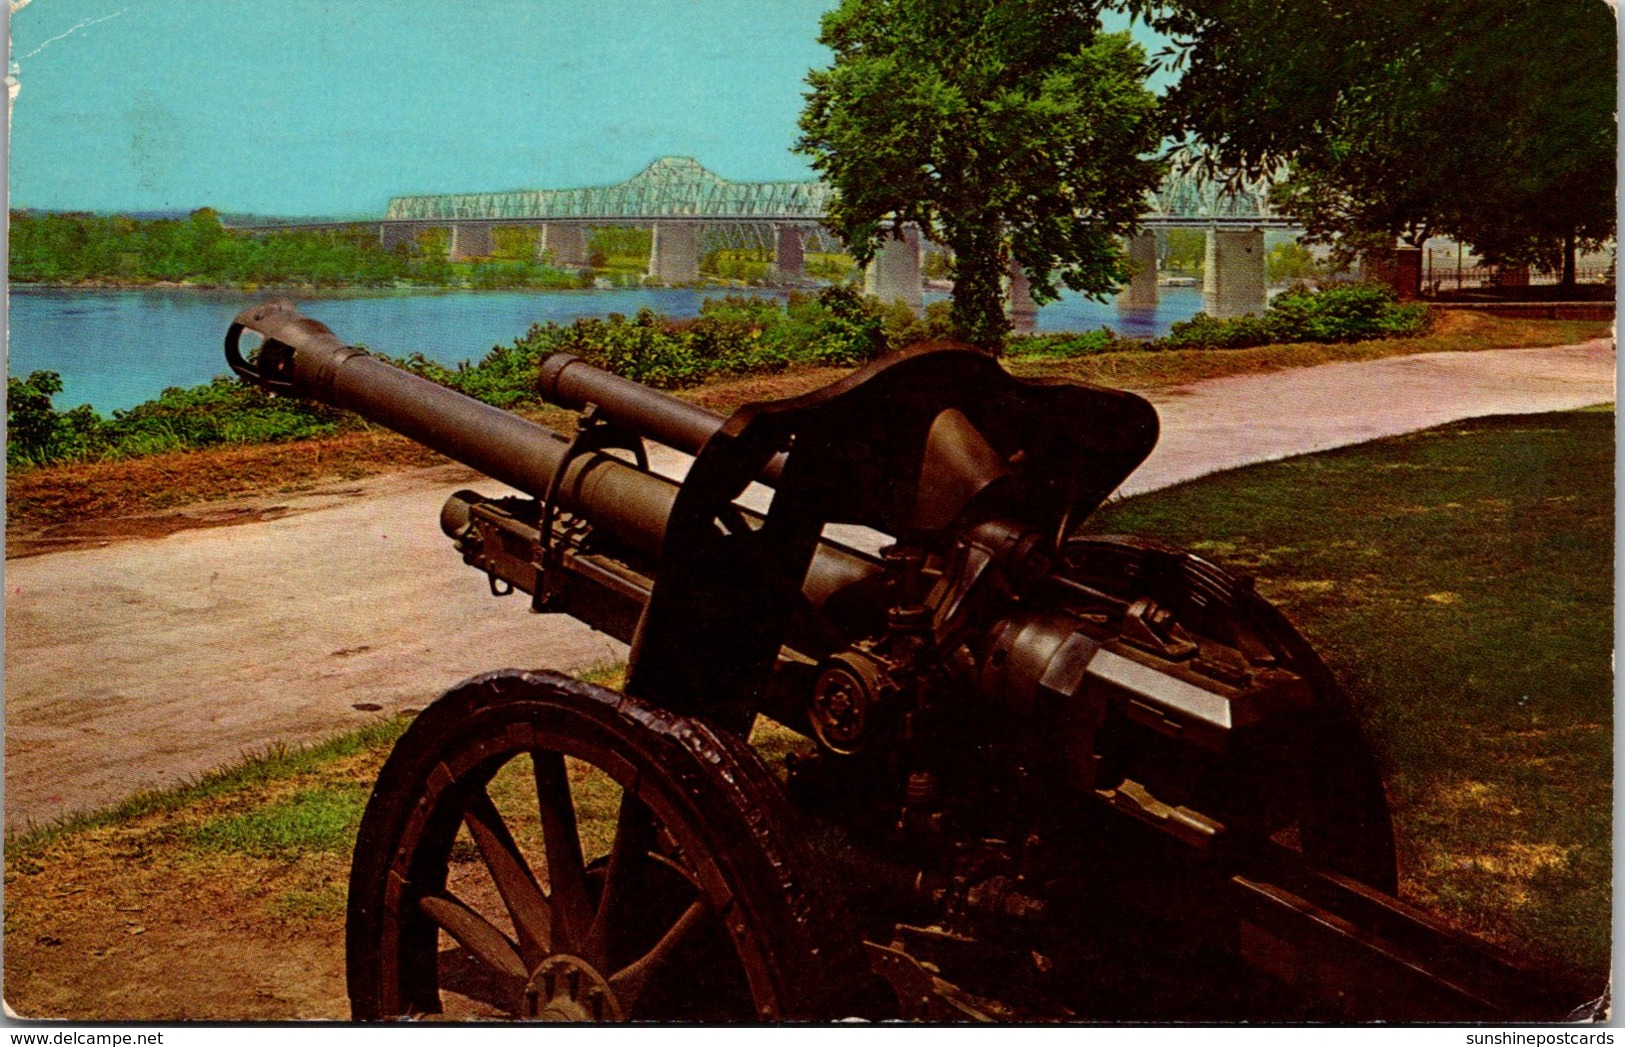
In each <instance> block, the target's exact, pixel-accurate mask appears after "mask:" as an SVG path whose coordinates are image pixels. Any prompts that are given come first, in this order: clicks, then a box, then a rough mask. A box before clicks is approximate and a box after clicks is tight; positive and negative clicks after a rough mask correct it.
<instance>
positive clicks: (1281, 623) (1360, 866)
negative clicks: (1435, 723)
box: [1062, 535, 1398, 894]
mask: <svg viewBox="0 0 1625 1047" xmlns="http://www.w3.org/2000/svg"><path fill="white" fill-rule="evenodd" d="M1062 558H1063V560H1064V564H1065V566H1064V571H1065V573H1066V575H1067V576H1068V577H1070V578H1073V579H1075V580H1077V581H1080V582H1083V583H1085V584H1087V585H1089V586H1091V587H1093V588H1095V589H1098V590H1100V591H1103V592H1106V593H1109V594H1111V595H1113V596H1116V597H1118V598H1119V599H1123V600H1129V601H1132V600H1134V599H1137V598H1139V597H1142V596H1149V597H1151V598H1152V599H1154V600H1156V601H1157V602H1158V603H1159V604H1161V605H1162V606H1164V607H1166V608H1168V609H1170V610H1172V611H1173V612H1174V613H1175V617H1176V618H1177V620H1178V621H1179V623H1180V624H1181V625H1182V626H1184V627H1185V628H1186V629H1189V630H1191V631H1193V632H1195V633H1198V634H1200V635H1203V636H1208V637H1211V638H1213V639H1215V640H1218V641H1220V642H1221V643H1227V644H1231V645H1233V646H1238V647H1241V648H1243V649H1245V650H1249V651H1252V652H1255V653H1256V652H1259V651H1261V650H1262V651H1267V652H1268V654H1269V655H1270V656H1272V657H1273V658H1275V659H1276V662H1277V664H1279V665H1281V666H1283V667H1285V668H1287V669H1290V670H1292V671H1293V672H1295V673H1297V674H1299V675H1300V676H1302V677H1303V678H1304V679H1305V680H1307V681H1308V683H1309V685H1310V687H1311V689H1312V691H1313V694H1314V707H1313V708H1312V709H1310V710H1308V711H1307V712H1305V713H1303V714H1301V715H1299V716H1296V717H1294V718H1293V719H1292V720H1291V721H1290V722H1289V723H1287V724H1284V725H1283V730H1282V731H1281V732H1280V733H1278V734H1276V735H1274V736H1272V737H1271V738H1270V739H1268V741H1267V743H1266V744H1265V745H1263V746H1262V747H1255V748H1253V749H1250V750H1243V751H1240V752H1237V753H1236V754H1234V758H1233V759H1231V760H1230V761H1229V762H1228V763H1227V764H1226V765H1225V766H1224V767H1223V769H1222V772H1221V773H1219V774H1216V775H1215V776H1214V778H1213V781H1212V782H1211V783H1210V785H1211V790H1210V792H1211V795H1212V796H1213V797H1214V798H1215V799H1216V802H1217V803H1218V804H1219V805H1220V807H1221V810H1220V811H1218V812H1213V813H1218V814H1220V816H1221V818H1222V819H1223V818H1228V817H1229V816H1231V815H1234V816H1235V817H1236V818H1237V820H1238V822H1240V821H1245V820H1246V819H1249V818H1256V817H1257V816H1258V814H1259V812H1264V813H1265V815H1266V817H1267V819H1268V820H1267V821H1266V822H1265V823H1263V824H1258V825H1254V826H1253V829H1254V830H1255V831H1260V832H1264V833H1275V834H1277V838H1280V836H1281V835H1283V834H1284V835H1288V836H1290V837H1291V838H1292V839H1293V841H1294V846H1296V847H1297V849H1299V850H1300V851H1301V852H1302V853H1303V855H1304V857H1305V858H1307V859H1309V861H1311V862H1313V863H1314V864H1316V865H1318V866H1320V867H1322V868H1324V869H1328V870H1331V871H1333V872H1337V873H1341V874H1343V875H1345V876H1349V877H1352V878H1354V879H1356V880H1359V881H1361V882H1363V883H1366V884H1369V885H1370V886H1372V887H1375V888H1377V889H1378V890H1381V891H1385V892H1387V893H1389V894H1394V893H1396V892H1397V890H1398V886H1397V885H1398V872H1397V868H1396V865H1395V855H1394V835H1393V824H1392V821H1391V820H1390V817H1389V813H1388V801H1387V797H1386V795H1385V793H1384V791H1383V785H1382V778H1381V775H1380V773H1379V772H1378V769H1377V763H1376V760H1375V758H1374V757H1373V755H1372V753H1371V750H1370V748H1369V746H1368V745H1367V744H1366V740H1365V736H1364V734H1363V733H1362V732H1361V730H1360V725H1359V722H1358V720H1357V719H1356V717H1355V714H1354V710H1353V707H1352V706H1351V705H1350V703H1349V700H1348V696H1347V695H1346V694H1345V693H1344V692H1343V689H1342V688H1341V687H1339V686H1338V683H1337V680H1336V679H1335V678H1334V677H1333V676H1332V674H1331V671H1330V670H1328V669H1327V668H1326V665H1325V663H1324V662H1322V661H1321V660H1320V656H1319V655H1317V654H1316V653H1315V650H1314V648H1313V647H1311V646H1310V644H1309V641H1307V640H1305V639H1304V638H1303V636H1302V635H1301V634H1300V633H1299V632H1298V631H1297V630H1296V629H1295V628H1294V627H1293V626H1292V623H1291V622H1289V621H1288V620H1287V619H1286V617H1285V616H1284V615H1283V614H1282V613H1281V612H1280V611H1279V610H1278V609H1276V608H1275V607H1274V606H1273V605H1272V604H1270V603H1269V602H1268V601H1266V600H1265V599H1264V598H1263V597H1261V596H1259V595H1258V594H1257V593H1255V592H1254V591H1253V589H1252V586H1251V585H1250V584H1247V583H1243V582H1242V581H1241V580H1239V579H1237V578H1236V577H1235V576H1234V575H1232V574H1230V573H1229V572H1227V571H1225V570H1224V569H1223V568H1220V567H1217V566H1215V565H1214V564H1211V563H1209V562H1208V561H1206V560H1204V559H1202V558H1201V557H1199V556H1196V555H1194V554H1192V553H1189V552H1186V551H1185V550H1183V549H1177V548H1174V547H1172V546H1167V545H1163V544H1161V543H1159V542H1154V541H1148V540H1146V539H1142V538H1132V537H1124V536H1118V535H1087V536H1079V537H1075V538H1072V539H1070V540H1068V541H1067V542H1066V543H1065V544H1064V545H1063V547H1062Z"/></svg>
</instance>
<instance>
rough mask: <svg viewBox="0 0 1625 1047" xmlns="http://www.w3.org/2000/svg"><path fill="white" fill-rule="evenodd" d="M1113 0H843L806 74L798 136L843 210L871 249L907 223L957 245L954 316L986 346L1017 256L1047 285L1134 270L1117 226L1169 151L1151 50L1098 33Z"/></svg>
mask: <svg viewBox="0 0 1625 1047" xmlns="http://www.w3.org/2000/svg"><path fill="white" fill-rule="evenodd" d="M1098 13H1099V5H1098V4H1097V3H1090V2H1056V0H843V2H842V3H841V5H840V6H839V7H838V8H836V9H835V10H834V11H831V12H830V13H828V14H826V15H825V16H824V20H823V31H822V34H821V35H820V37H819V40H820V42H822V43H823V44H824V45H826V46H827V47H829V48H830V49H831V50H832V51H834V53H835V62H834V64H833V65H832V66H831V67H830V68H828V69H821V70H814V71H813V72H812V73H810V74H809V75H808V78H807V80H808V83H809V84H810V85H811V86H812V91H811V93H810V94H809V95H808V96H807V106H806V109H805V110H804V112H803V113H802V116H801V131H802V135H801V138H800V139H799V141H798V143H797V146H796V148H797V150H798V151H800V152H802V153H805V154H807V155H809V156H811V157H812V158H813V166H814V167H815V168H817V169H818V171H819V172H820V173H821V174H822V175H823V177H824V180H825V181H827V182H828V183H830V184H831V185H832V186H833V187H834V189H835V200H834V201H833V203H832V204H831V208H830V222H829V224H830V226H831V228H832V229H833V230H834V231H835V232H836V233H837V234H839V235H840V237H841V238H842V239H843V240H844V241H846V244H847V246H848V248H849V249H850V251H851V252H852V255H853V257H854V258H855V259H856V260H857V261H858V262H859V263H865V262H867V261H869V260H870V259H871V258H872V257H873V256H874V254H875V252H876V251H877V250H878V249H879V247H880V245H881V240H882V238H883V237H885V236H887V235H901V229H902V228H903V226H904V225H905V224H908V223H913V224H915V225H918V226H919V227H920V229H921V230H922V231H923V232H924V233H925V235H926V236H928V237H930V238H931V239H933V240H935V241H937V242H939V243H942V244H945V245H946V246H947V247H948V248H949V249H950V250H952V252H953V256H954V274H955V282H954V297H953V314H952V315H953V326H954V330H955V331H956V333H957V334H958V335H959V337H961V338H963V339H965V340H966V341H969V342H972V343H973V344H976V345H979V346H982V347H984V348H987V349H990V350H996V349H997V348H998V347H999V346H1000V345H1001V343H1002V340H1003V336H1004V333H1005V331H1006V330H1007V328H1008V321H1007V320H1006V319H1005V317H1004V311H1003V305H1002V303H1003V290H1002V287H1001V279H1002V277H1003V276H1004V274H1005V273H1006V272H1007V271H1008V268H1009V263H1010V262H1011V261H1012V260H1014V261H1015V262H1017V263H1019V264H1020V265H1021V267H1022V268H1023V269H1024V270H1025V271H1026V273H1027V275H1028V277H1029V278H1030V279H1031V281H1032V287H1033V293H1034V297H1036V298H1038V299H1039V300H1041V301H1042V300H1045V299H1048V298H1053V297H1054V296H1055V295H1056V293H1057V291H1056V284H1057V283H1061V284H1064V285H1066V286H1067V287H1071V288H1073V289H1074V290H1078V291H1083V292H1086V293H1090V294H1105V293H1107V292H1109V291H1111V290H1112V289H1113V288H1114V287H1116V286H1117V285H1118V284H1120V283H1122V282H1123V281H1124V280H1126V279H1127V278H1128V271H1127V266H1126V262H1125V259H1124V257H1123V253H1122V250H1121V248H1120V246H1119V244H1118V238H1119V237H1120V236H1122V235H1123V234H1124V233H1125V232H1127V231H1129V230H1130V229H1132V228H1133V226H1134V222H1135V219H1136V218H1137V217H1138V215H1139V213H1140V211H1141V210H1142V208H1143V206H1144V201H1145V196H1146V193H1147V192H1149V191H1150V190H1151V189H1152V188H1154V187H1155V186H1156V184H1157V183H1158V181H1159V179H1160V178H1161V176H1162V173H1163V165H1162V164H1161V163H1160V162H1159V161H1158V160H1156V159H1154V158H1153V157H1152V154H1153V153H1155V151H1156V150H1157V148H1158V145H1159V142H1160V140H1161V128H1160V126H1159V123H1158V120H1157V102H1156V98H1155V97H1154V96H1153V95H1152V94H1151V93H1150V92H1149V91H1148V90H1147V89H1146V87H1145V84H1144V76H1145V56H1144V53H1143V52H1142V51H1141V49H1140V48H1139V47H1138V46H1137V45H1136V44H1134V43H1133V42H1132V41H1130V40H1129V38H1128V36H1127V35H1126V34H1115V35H1106V34H1101V33H1100V32H1099V19H1098Z"/></svg>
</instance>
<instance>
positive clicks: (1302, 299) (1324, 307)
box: [1155, 283, 1428, 349]
mask: <svg viewBox="0 0 1625 1047" xmlns="http://www.w3.org/2000/svg"><path fill="white" fill-rule="evenodd" d="M1427 324H1428V308H1427V306H1426V305H1424V304H1422V303H1414V304H1410V305H1401V304H1399V303H1398V302H1396V301H1395V300H1394V295H1393V292H1392V291H1390V290H1389V289H1388V288H1386V287H1384V286H1382V285H1381V284H1373V283H1340V284H1333V285H1331V286H1329V287H1326V288H1323V289H1321V290H1319V291H1315V290H1311V289H1309V288H1308V287H1305V286H1304V285H1302V284H1298V285H1295V286H1293V287H1291V288H1288V289H1287V290H1286V291H1283V292H1282V293H1281V294H1279V295H1277V296H1276V297H1275V299H1274V300H1273V301H1272V302H1270V305H1269V308H1268V309H1266V310H1265V311H1264V314H1263V315H1262V316H1238V317H1234V318H1232V319H1228V320H1218V319H1215V318H1213V317H1211V316H1208V315H1207V314H1206V313H1197V314H1196V315H1195V316H1194V317H1192V318H1191V319H1189V320H1186V321H1184V322H1181V323H1176V324H1174V325H1173V327H1172V328H1171V329H1170V330H1169V332H1168V335H1167V336H1166V337H1164V338H1161V339H1158V340H1157V342H1156V345H1155V347H1156V348H1159V349H1245V348H1249V347H1251V346H1255V345H1270V344H1273V343H1277V342H1352V341H1358V340H1359V339H1362V338H1387V337H1392V336H1395V335H1405V334H1415V333H1417V332H1419V331H1422V330H1424V329H1425V328H1426V327H1427Z"/></svg>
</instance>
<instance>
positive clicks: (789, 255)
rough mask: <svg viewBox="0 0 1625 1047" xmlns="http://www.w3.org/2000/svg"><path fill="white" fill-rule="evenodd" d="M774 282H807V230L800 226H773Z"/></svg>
mask: <svg viewBox="0 0 1625 1047" xmlns="http://www.w3.org/2000/svg"><path fill="white" fill-rule="evenodd" d="M773 282H774V283H777V284H801V283H806V282H807V231H806V230H805V229H802V228H801V227H800V226H795V225H776V226H774V227H773Z"/></svg>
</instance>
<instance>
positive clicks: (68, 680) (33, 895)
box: [5, 341, 1614, 1022]
mask: <svg viewBox="0 0 1625 1047" xmlns="http://www.w3.org/2000/svg"><path fill="white" fill-rule="evenodd" d="M1613 396H1614V353H1613V347H1612V345H1611V343H1609V342H1606V341H1599V342H1592V343H1587V344H1585V345H1579V346H1570V347H1563V348H1557V349H1536V350H1509V351H1489V352H1478V353H1473V354H1435V355H1429V356H1426V357H1403V358H1394V359H1388V360H1382V361H1377V362H1372V363H1362V364H1339V365H1330V366H1326V367H1320V368H1314V369H1309V370H1302V371H1289V372H1278V373H1274V374H1268V375H1262V376H1250V377H1238V378H1228V379H1220V380H1215V381H1210V382H1203V383H1197V384H1194V385H1190V386H1184V387H1178V388H1172V389H1165V390H1160V391H1158V392H1156V393H1154V394H1152V396H1151V398H1152V399H1153V400H1154V401H1155V402H1156V403H1157V406H1158V410H1159V412H1160V413H1161V415H1162V419H1163V437H1162V441H1161V443H1160V445H1159V447H1158V449H1157V451H1156V452H1155V453H1154V455H1153V456H1152V458H1151V460H1150V461H1148V462H1147V464H1146V465H1145V467H1144V468H1143V469H1142V470H1141V471H1140V472H1139V473H1137V474H1136V475H1135V476H1134V477H1133V478H1131V480H1130V482H1129V484H1128V485H1127V486H1126V490H1128V491H1129V492H1131V493H1137V492H1140V491H1146V490H1151V489H1155V488H1157V487H1161V486H1166V485H1169V484H1172V483H1176V482H1179V481H1182V480H1185V479H1189V478H1192V477H1194V476H1197V475H1201V474H1203V473H1205V472H1209V471H1212V470H1214V469H1220V468H1228V467H1232V466H1235V465H1240V464H1244V463H1248V462H1253V461H1261V460H1266V459H1270V458H1276V457H1281V456H1284V455H1288V454H1293V453H1299V452H1303V451H1309V450H1318V449H1324V448H1328V447H1332V446H1338V445H1343V444H1348V443H1353V442H1359V441H1363V440H1366V439H1371V438H1376V437H1379V436H1384V435H1391V434H1396V433H1400V432H1406V431H1412V430H1415V429H1419V428H1424V427H1427V426H1431V425H1435V424H1439V423H1441V422H1444V421H1447V420H1451V419H1455V418H1463V417H1472V416H1478V415H1485V414H1499V413H1516V412H1536V411H1547V410H1558V409H1564V408H1573V407H1579V406H1585V405H1589V404H1593V403H1599V402H1604V401H1608V400H1611V399H1613ZM684 464H685V463H684V461H683V460H682V459H681V457H680V456H675V455H666V456H660V457H658V458H657V465H659V466H660V467H662V468H664V469H665V470H667V471H672V472H679V471H681V469H682V468H683V466H684ZM473 481H474V477H473V476H472V474H470V473H468V471H467V470H464V469H462V468H460V467H456V466H439V467H434V468H429V469H416V470H411V471H407V472H399V473H394V474H389V475H384V476H377V477H372V478H369V479H366V480H362V481H355V482H346V483H340V484H332V485H329V486H327V487H325V488H322V489H319V490H316V491H313V492H307V493H303V494H299V495H292V496H284V497H275V498H270V497H254V498H243V499H239V500H236V501H233V502H227V503H211V504H210V505H207V506H203V507H194V508H191V509H178V510H175V511H173V512H168V513H164V514H160V515H153V516H147V517H142V518H139V519H129V520H124V521H112V522H106V523H102V524H98V525H96V526H95V528H94V529H88V530H87V531H86V533H80V534H65V533H59V534H58V537H60V538H63V539H70V540H69V541H65V542H64V543H62V544H64V545H70V546H72V548H71V549H68V550H66V551H56V552H50V553H45V554H37V555H32V556H29V557H28V558H25V559H14V560H11V561H9V562H8V564H7V571H6V586H7V592H6V631H7V641H8V642H7V645H6V697H7V709H6V712H7V717H6V721H7V728H6V808H5V812H6V827H7V829H8V831H12V832H15V831H18V830H20V829H22V828H24V827H26V826H27V825H28V824H30V823H39V822H43V821H47V820H49V819H51V818H54V817H58V816H61V815H63V814H66V813H71V812H74V811H81V810H87V809H92V808H95V807H97V806H101V805H103V804H106V803H110V802H113V801H116V800H118V799H120V798H122V797H124V796H126V795H128V794H130V793H131V792H133V791H135V790H137V789H141V788H158V787H163V786H166V785H169V784H173V783H175V782H177V781H179V780H182V779H184V778H186V777H189V776H195V775H197V774H199V773H202V772H203V771H206V770H209V769H212V768H214V767H217V766H219V765H221V764H223V763H227V762H230V761H231V760H232V759H233V758H234V757H235V756H237V755H238V754H239V753H240V752H242V751H244V750H253V749H263V748H264V747H266V746H267V745H269V744H272V743H274V742H298V741H307V740H312V739H315V738H318V737H320V736H322V735H325V734H329V733H332V732H335V731H338V730H343V729H345V728H348V727H352V726H356V725H358V724H359V723H362V722H365V721H367V720H369V719H372V718H376V717H379V716H384V715H389V714H392V713H394V712H396V711H399V710H404V709H409V708H416V707H419V706H421V705H423V704H424V703H426V702H427V701H429V700H430V699H432V697H433V696H435V695H436V694H438V693H439V692H440V691H442V690H444V689H445V688H446V687H448V686H450V685H451V684H452V683H454V682H455V681H456V680H458V679H461V678H462V677H464V676H466V675H469V674H471V673H474V672H478V671H482V670H485V669H489V668H492V667H495V666H498V665H510V664H516V665H546V666H550V667H556V668H562V669H571V668H580V667H585V666H588V665H592V664H595V663H600V662H606V661H610V660H613V659H616V658H619V657H620V656H621V655H622V653H623V652H622V651H621V650H620V649H619V645H616V644H614V643H613V642H612V641H609V640H608V639H606V638H604V637H602V636H601V635H598V634H594V633H592V632H591V631H590V630H588V629H586V628H585V627H582V626H580V625H579V624H577V623H574V622H571V621H569V620H567V619H562V618H557V617H547V618H536V617H532V616H530V615H528V614H526V613H525V612H524V610H523V606H522V605H520V604H519V603H518V601H517V600H507V601H501V600H493V599H492V598H491V597H490V595H489V594H488V593H487V592H486V590H485V587H484V585H483V584H482V583H481V580H480V579H479V578H478V577H476V576H474V575H473V572H471V571H470V570H469V569H468V568H467V567H465V566H463V565H462V564H461V563H460V562H459V561H458V559H457V557H456V556H455V555H454V554H453V553H452V552H451V551H450V549H449V546H448V543H447V542H446V540H445V539H444V537H443V536H442V535H441V534H440V532H439V529H438V526H437V524H436V521H437V518H438V509H439V505H440V502H441V501H442V500H443V498H444V496H445V495H446V494H447V493H448V492H450V491H451V490H454V489H455V488H457V487H459V486H464V485H470V484H472V485H474V486H480V485H479V484H477V483H474V482H473ZM486 486H487V487H488V486H489V484H487V485H486ZM858 537H859V538H860V539H861V536H858ZM375 763H376V756H373V757H359V758H356V759H355V760H353V761H347V762H346V764H345V765H344V766H343V767H342V768H341V769H340V770H341V773H343V774H344V775H345V776H347V777H353V778H354V779H355V780H356V781H357V782H358V783H364V782H365V781H367V780H370V778H371V776H372V774H373V773H375ZM351 764H353V766H351ZM299 787H300V786H299V783H298V782H290V783H286V784H284V785H282V786H280V787H279V789H281V790H284V791H291V790H294V789H297V788H299ZM260 799H263V798H260ZM222 802H223V803H225V802H229V801H222ZM192 817H196V812H194V813H193V815H192ZM185 831H186V826H185V825H184V824H182V823H179V822H176V821H174V819H173V818H172V817H171V816H170V815H166V814H157V815H152V816H147V817H144V818H142V819H138V820H137V821H136V822H134V823H130V824H127V825H117V826H109V827H104V828H100V829H94V830H91V831H89V832H86V833H82V834H74V835H72V836H70V837H67V838H64V839H63V840H61V841H59V842H58V843H57V844H53V845H52V846H53V850H52V854H51V856H50V858H49V860H45V861H37V862H36V861H32V860H30V859H28V858H27V857H23V858H20V859H18V860H17V861H14V862H8V870H7V871H8V888H9V889H10V893H9V895H8V904H7V907H6V932H7V941H6V956H5V960H6V965H5V966H6V996H7V1000H8V1002H10V1003H12V1004H13V1005H19V1006H20V1007H21V1008H22V1010H23V1013H25V1014H26V1015H28V1016H32V1017H54V1018H69V1019H72V1018H79V1019H102V1020H120V1021H166V1022H167V1021H179V1020H186V1019H209V1020H216V1021H219V1020H250V1021H252V1020H288V1019H313V1018H314V1019H321V1018H325V1019H343V1018H345V1017H347V1016H348V1004H347V1002H346V1000H345V998H344V985H343V944H342V939H343V931H342V915H341V913H342V892H343V880H344V876H345V869H346V868H347V864H348V860H347V856H345V855H342V854H327V853H325V852H323V853H318V854H315V855H314V856H311V855H306V856H304V857H303V859H302V860H299V861H292V860H287V861H285V860H282V859H280V858H277V857H275V856H271V857H261V858H251V859H244V858H242V857H240V856H239V857H234V858H232V859H231V860H230V862H229V863H227V860H226V859H218V860H217V859H214V858H212V857H210V856H208V855H194V856H191V857H185V858H184V860H181V859H178V858H177V859H174V860H166V861H164V862H152V861H150V860H149V858H148V855H149V853H150V852H151V849H152V848H154V847H161V848H162V849H163V851H164V853H166V854H170V855H171V856H173V853H174V852H176V850H177V849H176V847H175V846H174V843H173V841H174V839H176V838H177V836H176V834H178V833H184V832H185ZM181 850H184V848H182V849H181ZM245 862H246V863H247V864H246V865H245ZM300 899H304V900H306V902H308V911H307V907H306V905H305V904H304V903H299V902H298V900H300ZM296 903H297V904H296Z"/></svg>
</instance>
